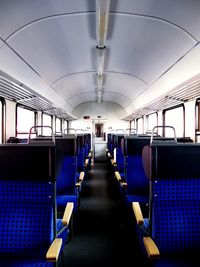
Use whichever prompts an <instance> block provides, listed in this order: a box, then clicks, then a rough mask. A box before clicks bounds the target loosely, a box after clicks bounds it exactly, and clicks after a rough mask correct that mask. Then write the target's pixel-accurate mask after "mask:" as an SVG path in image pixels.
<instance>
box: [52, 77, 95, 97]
mask: <svg viewBox="0 0 200 267" xmlns="http://www.w3.org/2000/svg"><path fill="white" fill-rule="evenodd" d="M52 86H53V87H54V88H55V90H56V91H57V92H59V93H60V94H61V95H62V96H63V97H64V98H66V99H67V100H68V101H69V102H70V99H71V98H73V97H74V96H76V95H78V94H80V93H83V92H88V91H91V93H95V92H96V87H97V85H96V73H95V72H83V73H74V74H71V75H67V76H64V77H62V78H60V79H59V80H57V81H56V82H55V83H54V84H52ZM92 91H93V92H92Z"/></svg>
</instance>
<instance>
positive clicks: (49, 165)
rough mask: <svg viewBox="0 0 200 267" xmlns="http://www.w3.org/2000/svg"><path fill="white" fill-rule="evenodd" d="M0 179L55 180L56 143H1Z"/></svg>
mask: <svg viewBox="0 0 200 267" xmlns="http://www.w3.org/2000/svg"><path fill="white" fill-rule="evenodd" d="M0 179H3V180H5V179H7V180H14V179H18V180H19V179H20V180H48V181H49V180H55V144H52V143H51V144H47V143H45V144H1V145H0Z"/></svg>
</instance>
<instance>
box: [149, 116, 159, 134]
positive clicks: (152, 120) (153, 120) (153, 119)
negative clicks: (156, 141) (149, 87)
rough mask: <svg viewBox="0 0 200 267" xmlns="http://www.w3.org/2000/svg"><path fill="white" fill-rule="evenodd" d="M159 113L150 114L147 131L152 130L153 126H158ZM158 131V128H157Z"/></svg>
mask: <svg viewBox="0 0 200 267" xmlns="http://www.w3.org/2000/svg"><path fill="white" fill-rule="evenodd" d="M157 121H158V120H157V113H153V114H150V115H149V116H148V121H147V132H152V130H153V127H154V126H157ZM155 132H156V129H155Z"/></svg>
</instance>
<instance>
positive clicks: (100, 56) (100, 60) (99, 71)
mask: <svg viewBox="0 0 200 267" xmlns="http://www.w3.org/2000/svg"><path fill="white" fill-rule="evenodd" d="M97 56H98V63H97V64H98V65H97V75H98V76H102V75H103V72H104V59H105V47H104V48H98V47H97Z"/></svg>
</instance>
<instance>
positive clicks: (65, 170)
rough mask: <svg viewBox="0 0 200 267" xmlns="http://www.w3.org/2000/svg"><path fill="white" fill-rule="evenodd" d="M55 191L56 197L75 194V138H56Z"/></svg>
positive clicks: (76, 150) (76, 151) (76, 144)
mask: <svg viewBox="0 0 200 267" xmlns="http://www.w3.org/2000/svg"><path fill="white" fill-rule="evenodd" d="M55 142H56V191H57V195H60V194H67V193H69V190H70V191H71V190H72V191H73V190H74V192H75V184H76V176H77V153H78V149H77V147H78V143H77V138H76V137H75V136H68V137H67V136H65V137H64V138H56V139H55Z"/></svg>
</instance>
